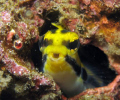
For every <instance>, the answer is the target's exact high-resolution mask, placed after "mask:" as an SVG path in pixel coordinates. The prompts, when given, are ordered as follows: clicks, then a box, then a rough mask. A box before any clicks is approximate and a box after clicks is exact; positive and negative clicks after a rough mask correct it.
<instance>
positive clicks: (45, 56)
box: [39, 23, 115, 98]
mask: <svg viewBox="0 0 120 100" xmlns="http://www.w3.org/2000/svg"><path fill="white" fill-rule="evenodd" d="M52 25H53V26H55V27H56V29H52V30H48V31H47V32H46V33H45V34H44V35H43V36H41V37H40V39H39V49H40V51H41V52H42V62H43V66H42V71H43V72H44V73H48V74H49V75H51V76H52V77H53V79H54V81H55V82H56V83H57V84H58V85H59V87H60V88H61V90H62V92H63V94H64V95H65V96H66V97H68V98H69V97H73V96H75V95H77V94H79V93H81V92H83V91H84V90H86V89H89V88H95V87H101V86H104V85H106V83H105V81H103V78H102V77H106V76H103V75H102V74H101V73H105V72H104V69H103V71H100V69H101V68H98V70H96V69H97V67H98V66H97V67H96V66H95V65H94V64H91V63H86V61H89V60H85V59H82V61H81V57H80V55H79V53H78V49H79V48H80V49H81V47H82V46H81V44H80V41H79V36H78V34H77V33H75V32H71V31H69V30H66V29H64V28H63V27H62V26H61V25H59V24H56V23H52ZM81 50H82V53H84V52H83V51H84V50H83V49H81ZM82 56H84V55H82ZM83 58H85V57H83ZM86 58H87V57H86ZM89 59H91V58H89ZM82 62H84V63H82ZM98 65H99V64H98ZM99 67H101V66H99ZM106 69H108V70H109V72H110V73H112V74H113V75H114V74H115V72H114V71H112V70H111V69H109V68H106ZM96 72H97V74H99V73H100V74H99V75H97V74H96ZM100 76H102V77H100ZM113 78H114V77H113ZM113 78H112V79H113ZM111 81H112V80H111Z"/></svg>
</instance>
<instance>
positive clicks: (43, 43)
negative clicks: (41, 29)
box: [39, 36, 53, 47]
mask: <svg viewBox="0 0 120 100" xmlns="http://www.w3.org/2000/svg"><path fill="white" fill-rule="evenodd" d="M52 42H53V41H52V40H51V39H50V40H48V39H44V36H43V37H42V38H40V40H39V47H46V46H48V45H51V44H52Z"/></svg>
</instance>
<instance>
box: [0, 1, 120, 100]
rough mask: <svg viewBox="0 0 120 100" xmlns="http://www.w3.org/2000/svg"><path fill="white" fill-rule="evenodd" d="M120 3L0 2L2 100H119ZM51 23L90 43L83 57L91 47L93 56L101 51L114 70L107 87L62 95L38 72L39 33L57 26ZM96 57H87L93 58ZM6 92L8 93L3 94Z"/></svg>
mask: <svg viewBox="0 0 120 100" xmlns="http://www.w3.org/2000/svg"><path fill="white" fill-rule="evenodd" d="M119 4H120V1H119V0H20V1H19V0H1V1H0V68H1V69H0V73H1V75H0V79H1V81H0V93H1V100H8V99H12V100H19V99H20V98H21V97H22V99H24V100H33V99H35V100H67V99H68V100H88V99H92V100H99V99H102V100H103V99H104V100H117V99H120V96H119V84H120V75H119V74H120V57H119V56H120V52H119V47H120V46H119V45H120V44H119V43H120V39H119V34H120V29H119V28H120V27H119V24H120V21H119V20H120V19H119V13H120V11H119V9H120V6H119ZM53 22H55V23H56V22H57V23H59V24H60V25H61V26H63V27H64V29H66V30H68V31H70V32H75V33H76V34H78V36H79V41H80V45H81V46H80V48H82V47H83V48H84V47H85V48H86V47H87V46H88V47H89V46H90V45H91V46H90V48H89V49H88V48H87V49H86V50H84V49H83V51H85V52H86V54H88V55H87V56H86V55H85V54H83V56H84V55H85V56H86V59H88V58H89V57H90V56H89V55H90V54H89V53H88V52H89V51H92V49H91V48H92V47H93V48H94V47H95V48H97V49H96V50H97V51H96V52H97V53H95V52H94V51H93V55H92V56H94V57H95V59H97V58H99V56H100V55H99V53H98V52H99V51H100V52H101V51H102V53H103V54H104V55H105V56H104V57H107V61H108V66H109V68H110V69H112V70H115V72H116V74H118V75H116V78H114V80H111V82H110V83H109V84H108V85H105V86H103V87H98V88H92V89H87V90H85V91H83V92H81V93H80V94H78V95H75V96H74V97H71V98H66V97H65V96H64V93H63V94H62V93H61V90H60V88H59V84H58V85H57V84H56V83H57V82H56V83H55V81H54V80H53V79H54V78H53V79H52V77H51V76H50V75H47V74H45V73H42V72H39V69H41V67H40V66H42V61H41V60H42V57H41V53H40V52H39V47H38V41H39V37H40V36H42V35H43V34H45V33H46V32H47V31H48V30H52V29H55V28H53V26H51V23H53ZM90 49H91V50H90ZM83 51H82V49H81V51H80V52H83ZM80 52H79V51H78V53H80ZM35 56H36V57H35ZM55 56H57V55H55ZM94 57H93V58H90V61H92V59H93V60H95V59H94ZM104 59H106V58H103V60H104ZM103 60H102V59H101V58H100V59H99V60H98V64H97V65H100V66H104V65H105V63H104V64H103V63H102V64H101V63H100V62H102V61H103ZM83 61H84V59H83ZM95 61H97V60H95ZM93 64H94V63H93ZM103 73H107V72H103ZM108 76H109V77H114V76H113V75H112V74H109V75H108ZM3 83H4V84H3ZM21 87H22V88H21ZM9 91H10V92H9ZM6 95H9V96H10V97H9V98H6V97H7V96H6Z"/></svg>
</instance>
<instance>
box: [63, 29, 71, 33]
mask: <svg viewBox="0 0 120 100" xmlns="http://www.w3.org/2000/svg"><path fill="white" fill-rule="evenodd" d="M67 32H70V31H68V30H62V31H61V33H67Z"/></svg>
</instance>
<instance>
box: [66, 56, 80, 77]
mask: <svg viewBox="0 0 120 100" xmlns="http://www.w3.org/2000/svg"><path fill="white" fill-rule="evenodd" d="M66 61H67V62H68V63H69V64H70V65H71V66H72V67H73V69H74V71H75V72H76V74H77V75H78V76H80V73H81V67H80V66H79V65H78V64H77V62H76V61H75V59H74V58H71V57H70V56H66Z"/></svg>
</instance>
